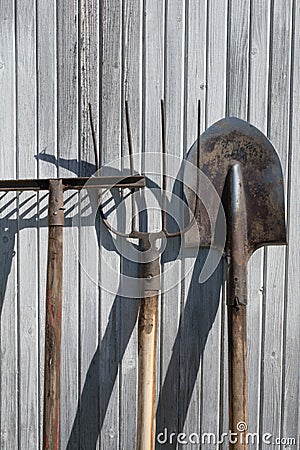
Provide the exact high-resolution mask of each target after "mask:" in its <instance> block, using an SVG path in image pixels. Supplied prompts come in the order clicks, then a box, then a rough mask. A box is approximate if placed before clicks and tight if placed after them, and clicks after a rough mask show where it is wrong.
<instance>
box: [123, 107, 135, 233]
mask: <svg viewBox="0 0 300 450" xmlns="http://www.w3.org/2000/svg"><path fill="white" fill-rule="evenodd" d="M125 116H126V129H127V140H128V151H129V164H130V174H131V175H134V161H133V145H132V135H131V126H130V116H129V108H128V100H125ZM131 192H132V196H131V217H132V218H131V232H132V233H135V232H136V204H135V189H132V190H131Z"/></svg>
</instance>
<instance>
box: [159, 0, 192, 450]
mask: <svg viewBox="0 0 300 450" xmlns="http://www.w3.org/2000/svg"><path fill="white" fill-rule="evenodd" d="M164 29H165V31H164V33H165V34H164V41H163V49H164V95H163V97H164V100H165V116H166V151H167V152H168V155H174V157H175V158H176V157H177V158H178V159H175V158H173V159H172V157H170V158H168V160H167V168H166V171H167V174H168V178H167V197H168V198H169V199H170V201H171V202H172V195H173V196H174V193H173V192H178V187H176V174H177V173H178V172H179V170H180V163H179V161H180V159H179V158H182V156H183V151H184V149H183V136H184V120H183V114H184V81H185V78H184V62H185V61H184V51H185V38H186V34H185V2H183V1H182V0H174V1H172V2H168V1H166V2H165V23H164ZM150 64H151V62H150ZM157 106H159V103H157ZM156 126H157V132H158V133H159V134H158V135H159V136H161V131H160V130H161V127H160V122H159V123H158V124H156ZM155 151H157V152H161V145H160V146H159V147H158V148H156V149H155ZM157 166H158V164H157V163H156V173H157V168H158V167H157ZM169 175H173V176H174V178H170V177H169ZM173 201H174V200H173ZM160 207H161V206H160ZM169 213H170V215H172V216H173V218H174V220H177V221H178V222H179V223H180V219H181V218H180V213H181V211H180V206H177V207H176V206H174V207H172V210H171V211H169ZM167 225H168V221H167ZM168 226H169V227H170V225H168ZM170 231H175V229H171V230H170ZM178 245H179V239H178V238H173V239H169V241H168V251H167V252H166V254H165V255H164V258H163V259H162V261H161V263H162V303H161V334H160V346H161V350H162V353H161V354H160V376H161V380H162V387H161V389H162V391H161V392H162V394H161V397H160V402H159V407H158V424H157V425H158V427H159V428H158V429H162V428H163V426H162V425H163V424H165V426H166V427H167V428H168V430H172V431H175V432H178V412H179V392H178V382H179V379H180V376H179V373H180V365H179V361H180V359H179V357H180V347H179V342H180V329H179V323H180V315H181V313H182V306H183V304H182V303H183V302H182V285H181V283H180V279H181V276H182V264H181V261H180V259H177V260H176V259H174V255H175V254H176V248H178ZM170 318H172V320H170ZM167 399H168V400H167ZM166 448H168V446H166Z"/></svg>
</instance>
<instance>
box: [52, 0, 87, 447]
mask: <svg viewBox="0 0 300 450" xmlns="http://www.w3.org/2000/svg"><path fill="white" fill-rule="evenodd" d="M56 11H57V15H56V23H57V37H56V39H57V67H56V71H57V146H58V157H59V158H60V160H59V161H58V174H59V175H61V176H66V174H68V175H69V176H77V174H78V166H77V160H78V157H79V151H78V146H79V142H78V120H79V118H78V101H79V99H78V70H79V68H78V66H79V61H78V45H79V36H78V20H79V19H78V5H77V2H72V3H70V2H68V3H67V2H58V3H57V8H56ZM50 163H51V161H50ZM71 195H72V193H66V194H65V195H64V203H65V205H66V206H67V210H66V211H65V216H66V220H67V218H68V219H70V218H72V216H75V215H76V214H78V208H75V209H74V210H73V211H72V206H76V205H77V204H78V197H77V194H75V195H74V193H73V197H72V200H70V196H71ZM69 210H71V212H69ZM63 252H64V261H63V310H62V327H63V331H62V364H61V410H62V414H61V430H62V431H61V438H60V444H61V447H62V448H67V443H68V439H69V435H70V433H71V430H72V427H73V426H74V420H75V416H76V408H77V406H78V400H79V378H80V372H79V370H78V369H79V350H78V346H79V329H78V321H79V311H78V309H79V305H78V301H79V285H78V259H77V258H78V230H77V228H76V227H74V228H71V227H68V226H65V228H64V249H63ZM68 274H72V275H71V276H69V275H68ZM76 426H77V423H75V427H76ZM75 433H76V431H75Z"/></svg>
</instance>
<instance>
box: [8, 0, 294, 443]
mask: <svg viewBox="0 0 300 450" xmlns="http://www.w3.org/2000/svg"><path fill="white" fill-rule="evenodd" d="M299 25H300V3H299V2H297V1H296V0H289V1H286V0H120V1H118V2H117V1H115V0H102V1H96V0H74V1H71V2H63V1H60V0H54V1H52V2H49V1H47V0H15V1H11V0H1V2H0V87H1V103H0V124H1V125H0V177H1V178H18V177H24V178H25V177H28V178H29V177H37V176H38V177H49V176H57V175H61V176H64V175H68V176H79V175H82V176H84V175H85V176H88V175H91V174H92V173H93V172H94V171H95V166H94V156H93V148H92V141H91V132H90V125H89V116H88V102H89V101H91V102H92V108H93V115H94V122H95V127H96V132H97V139H98V147H99V153H100V161H101V164H103V165H104V164H107V163H109V162H111V161H113V160H114V161H115V163H114V168H115V169H116V170H121V169H122V168H123V163H122V162H121V160H120V158H121V157H122V156H125V155H127V154H128V148H127V140H126V130H125V121H124V108H123V105H124V101H125V99H128V100H129V104H130V111H131V124H132V130H133V143H134V147H135V151H136V152H142V154H143V155H144V156H143V158H138V159H137V169H139V168H142V169H143V170H145V171H146V172H148V171H149V172H151V171H152V172H154V174H153V175H152V177H153V180H154V181H155V182H158V183H159V182H160V181H161V180H160V176H159V171H160V163H159V157H158V156H154V157H153V155H152V156H151V155H150V157H147V154H150V153H151V152H154V153H158V154H159V152H160V146H161V144H160V143H161V134H160V99H161V98H164V99H165V108H166V136H167V146H168V153H169V154H170V155H173V156H174V157H178V158H182V157H183V156H184V155H185V154H186V152H187V151H188V150H189V148H190V147H191V146H192V145H193V143H194V142H195V138H196V111H197V99H201V102H202V111H203V114H202V121H201V127H202V130H205V129H206V128H207V127H208V126H209V125H211V124H212V123H213V122H215V121H216V120H218V119H219V118H221V117H224V116H225V115H226V114H228V115H234V116H237V117H240V118H242V119H245V120H249V121H250V122H252V124H254V125H256V126H257V127H258V128H259V129H261V130H262V131H263V132H264V133H266V134H267V135H268V136H269V138H270V139H271V141H272V143H273V144H274V146H275V147H276V149H277V151H278V153H279V155H280V159H281V162H282V166H283V171H284V176H285V196H286V206H287V227H288V239H289V245H288V247H272V248H268V249H265V250H263V249H261V250H259V251H257V252H256V253H255V255H254V256H253V257H252V258H251V261H250V264H249V297H250V300H249V320H248V336H249V430H250V431H251V432H259V433H270V434H272V435H273V437H274V438H276V437H279V438H280V437H281V438H295V439H297V436H298V443H297V444H295V445H292V444H289V445H283V444H282V445H281V448H290V449H293V448H297V446H298V448H299V445H300V442H299V423H300V418H299V397H300V392H299V350H300V345H299V343H300V333H299V318H300V298H299V292H300V286H299V272H300V267H299V244H298V236H299V215H300V211H299V201H298V196H299V188H300V186H299V173H300V153H299V147H300V133H299V124H298V122H299V116H300V95H299V82H300V80H299V73H300V64H299V61H300V45H299V42H300V35H299ZM178 161H180V159H176V158H173V159H172V160H171V164H170V166H169V171H170V173H171V174H173V175H175V176H176V173H177V171H178V169H179V165H178ZM127 167H128V166H127ZM155 174H156V175H155ZM173 183H174V180H169V181H168V188H169V190H170V192H171V191H172V189H173ZM65 199H66V200H65V203H66V226H65V232H64V294H63V302H64V304H63V358H62V374H61V389H62V401H61V448H62V449H67V450H75V449H85V450H92V449H99V450H100V449H102V450H104V449H122V450H132V449H134V448H135V427H136V400H137V399H136V394H137V393H136V386H137V330H136V317H137V312H138V300H137V299H132V298H129V296H124V294H123V291H122V280H121V277H120V273H122V272H124V271H126V270H127V269H128V268H127V267H126V262H124V260H123V259H122V258H120V256H118V254H117V252H115V251H114V246H113V240H112V238H111V236H110V235H109V234H108V233H107V231H106V230H105V229H104V228H103V227H102V226H99V224H98V223H97V218H96V219H95V218H94V217H91V216H90V211H91V209H90V207H89V201H90V198H89V197H88V196H87V194H86V192H82V193H81V194H74V193H70V194H68V195H66V197H65ZM0 201H1V205H0V261H1V274H0V306H1V326H0V349H1V351H0V355H1V366H0V367H1V370H0V385H1V387H0V412H1V414H0V447H1V449H5V450H6V449H7V450H9V449H11V450H15V449H30V450H34V449H39V448H41V436H42V429H41V426H42V405H43V402H42V397H43V359H44V352H43V339H44V317H45V314H44V306H45V299H44V298H45V268H46V245H47V194H46V193H40V194H35V193H22V194H19V195H17V194H16V195H14V194H5V193H2V194H1V195H0ZM149 217H150V225H151V226H159V219H158V216H157V214H155V213H153V212H151V213H150V215H149ZM98 220H99V218H98ZM95 223H96V227H95ZM95 236H96V237H95ZM97 239H98V240H97ZM98 243H100V244H101V245H100V246H99V245H98ZM120 245H121V247H122V245H124V243H123V244H122V243H120ZM177 246H178V242H177V241H176V240H174V241H173V242H171V243H170V244H169V246H168V250H167V252H166V253H165V255H164V258H163V261H162V263H163V264H162V271H163V294H162V295H161V299H160V310H159V317H160V322H159V330H158V356H157V361H158V363H157V373H158V377H157V390H158V393H159V395H158V398H157V432H158V433H159V432H162V431H163V430H164V428H167V429H168V432H169V433H171V432H175V433H180V432H185V433H187V434H190V433H197V434H201V433H205V432H207V433H215V434H217V435H219V434H220V433H222V432H226V431H227V424H228V419H227V387H226V380H227V360H226V349H227V344H226V311H225V307H224V286H223V284H224V283H223V280H224V267H223V265H222V264H220V265H219V267H218V269H217V270H216V272H215V273H214V274H213V276H212V277H211V278H210V279H209V280H208V281H207V282H206V283H205V284H203V285H201V286H200V285H198V283H197V279H198V276H199V271H200V268H201V265H202V264H203V262H204V260H205V253H204V252H201V253H200V255H199V257H198V258H197V260H196V264H195V257H193V256H191V255H190V254H189V253H188V252H183V253H182V254H181V256H180V258H177V259H176V258H175V256H174V255H176V252H177ZM104 263H105V264H104ZM106 264H107V266H109V267H111V268H112V270H111V271H110V272H109V273H110V274H109V277H110V278H109V279H107V272H106V271H105V269H106ZM132 270H133V269H132ZM180 279H182V282H181V283H178V282H177V281H178V280H180ZM103 284H105V285H106V286H107V285H108V286H109V285H110V286H112V287H114V289H111V292H109V291H107V290H104V289H101V286H102V285H103ZM167 286H171V287H172V288H171V289H169V290H166V289H165V288H166V287H167ZM115 287H117V288H116V289H115ZM195 447H196V448H199V445H198V446H197V445H195V444H192V443H189V444H188V445H183V444H178V445H176V443H172V444H170V443H169V444H165V445H159V444H157V448H165V449H175V448H188V449H190V448H191V449H192V448H195ZM217 447H218V448H221V447H222V446H221V445H218V446H215V447H212V445H209V444H208V443H205V444H203V445H202V446H201V448H202V449H209V448H217ZM223 447H224V448H226V445H225V444H224V445H223ZM269 447H270V446H269V445H266V444H263V443H261V444H260V445H258V444H255V445H252V448H256V449H267V448H269ZM276 448H280V446H277V447H276Z"/></svg>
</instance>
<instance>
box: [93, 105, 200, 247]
mask: <svg viewBox="0 0 300 450" xmlns="http://www.w3.org/2000/svg"><path fill="white" fill-rule="evenodd" d="M125 117H126V129H127V139H128V149H129V164H130V174H131V175H134V161H133V146H132V135H131V127H130V117H129V108H128V100H126V101H125ZM161 132H162V209H161V221H162V233H163V234H164V235H165V236H166V237H167V238H171V237H177V236H183V235H184V234H185V233H186V232H187V231H189V230H190V229H191V227H192V226H193V225H194V223H195V213H196V211H197V208H198V204H199V195H198V194H197V193H198V192H199V181H200V180H199V178H200V176H199V172H200V148H201V146H200V133H201V103H200V100H198V119H197V183H196V186H197V187H196V202H195V208H194V214H193V218H192V219H191V221H190V222H189V224H188V225H187V226H186V227H185V228H184V229H183V230H179V231H176V232H174V233H171V232H169V231H168V230H167V211H166V206H167V194H166V192H167V175H166V166H167V160H166V129H165V109H164V101H163V100H161ZM101 198H102V196H100V202H99V211H100V215H101V218H102V220H103V223H104V224H105V226H106V227H107V228H108V230H109V231H111V232H112V233H114V234H115V235H117V236H120V237H124V238H138V239H143V238H145V237H148V236H149V234H150V233H149V232H142V231H138V230H137V228H136V203H135V188H133V189H132V195H131V213H132V220H131V232H130V233H122V232H120V231H118V230H116V229H115V228H114V227H112V226H111V225H110V223H109V222H108V220H107V218H106V217H105V214H104V212H103V209H102V202H101ZM153 234H155V235H157V236H159V235H160V232H156V233H153Z"/></svg>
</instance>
